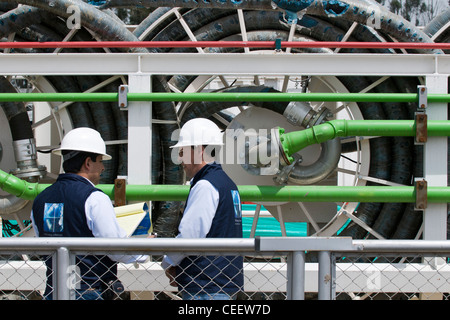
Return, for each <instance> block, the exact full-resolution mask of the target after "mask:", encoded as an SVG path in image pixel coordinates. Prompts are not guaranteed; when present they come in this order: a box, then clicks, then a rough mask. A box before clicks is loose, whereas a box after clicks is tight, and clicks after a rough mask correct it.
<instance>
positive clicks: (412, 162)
mask: <svg viewBox="0 0 450 320" xmlns="http://www.w3.org/2000/svg"><path fill="white" fill-rule="evenodd" d="M248 2H249V3H251V1H248ZM274 2H276V1H274ZM311 2H312V1H311ZM20 3H21V4H24V5H35V6H38V7H39V8H38V9H32V10H28V9H29V7H27V6H22V7H19V8H15V5H12V6H10V7H7V5H6V7H4V8H2V10H3V11H4V12H5V13H4V14H3V15H2V17H1V18H3V21H8V23H6V24H3V25H0V30H1V32H2V36H3V37H5V38H9V40H11V39H13V40H17V41H36V40H40V41H62V40H63V39H65V38H66V36H67V28H66V26H65V19H66V18H67V17H68V14H67V10H66V8H67V6H68V5H72V4H73V3H74V1H62V0H59V1H52V5H51V6H49V5H48V3H47V2H46V1H39V2H38V1H31V0H29V1H20ZM152 3H153V5H164V1H160V3H158V1H152ZM205 3H206V2H205ZM205 3H203V6H205V7H204V8H190V5H191V3H190V2H189V1H180V3H179V4H178V5H180V7H178V8H172V7H170V8H169V7H159V8H157V9H155V10H154V11H153V12H152V13H151V14H150V15H149V16H148V17H147V18H146V19H145V20H143V21H142V22H141V23H140V24H139V25H138V26H137V28H136V29H135V30H134V31H133V32H130V31H129V30H127V28H126V26H125V25H123V24H120V23H118V22H117V20H116V19H114V17H113V14H112V13H111V12H110V11H109V10H107V9H106V10H107V11H101V10H100V8H99V7H94V6H92V5H89V4H85V3H84V4H83V6H82V8H83V10H84V11H83V12H84V13H86V15H85V16H83V18H85V17H87V16H90V17H93V18H91V20H85V19H83V21H82V25H83V28H82V29H81V30H79V31H78V32H76V33H75V34H74V35H73V37H72V40H91V39H92V35H93V34H94V35H95V39H97V40H134V41H136V40H150V41H157V40H190V37H189V35H188V33H187V31H190V32H192V34H194V35H195V37H196V38H197V39H198V40H242V39H243V34H245V36H246V38H247V40H271V41H275V40H276V39H278V38H281V39H286V40H293V41H296V40H304V41H308V40H317V41H340V40H342V39H344V38H345V37H346V35H347V34H348V35H349V38H348V39H347V41H392V40H393V39H394V40H396V41H400V42H408V41H423V42H433V41H438V42H447V41H448V35H449V31H448V30H447V29H445V23H442V21H445V17H444V20H443V19H441V20H435V21H433V22H432V23H430V27H427V28H426V29H425V33H427V34H428V35H427V34H425V33H424V32H422V31H420V30H417V29H416V28H415V27H414V26H412V25H411V24H409V23H408V22H407V21H405V20H404V19H402V18H400V17H398V16H396V15H393V14H390V13H386V14H388V15H389V19H390V21H391V23H390V25H386V24H385V23H382V24H381V28H380V29H373V28H370V27H368V26H365V25H364V22H367V21H369V20H368V18H369V16H368V15H367V16H364V15H363V12H368V11H367V9H368V8H372V7H373V6H377V4H376V3H375V2H373V1H357V5H356V4H355V2H354V1H339V2H336V1H321V3H323V5H322V6H319V7H317V6H316V7H315V8H313V9H311V8H306V11H302V14H297V13H295V12H293V11H292V10H294V9H298V8H295V7H294V8H289V9H290V11H272V10H270V8H264V9H269V10H266V11H263V10H259V9H260V8H255V7H253V8H250V9H254V10H243V11H238V10H236V9H238V5H236V6H235V8H233V6H231V5H230V6H228V7H226V8H225V9H224V8H223V6H221V7H220V8H221V9H218V8H214V6H216V7H217V4H215V2H214V1H212V2H210V5H209V6H208V5H207V4H205ZM302 3H304V4H305V3H306V2H304V1H303V2H302ZM141 4H145V1H141ZM106 5H109V6H111V7H114V6H117V7H121V6H132V4H131V5H130V4H128V3H127V2H126V1H109V2H107V3H106ZM106 5H105V6H104V8H106ZM166 5H167V2H166ZM347 5H349V6H350V5H351V7H352V8H353V7H357V8H359V10H345V8H346V6H347ZM104 8H102V10H105V9H104ZM244 9H247V8H244ZM256 9H257V10H256ZM294 11H295V10H294ZM105 12H106V13H107V14H106V13H105ZM446 14H447V17H448V11H447V13H446ZM100 15H101V17H102V19H98V18H99V17H100ZM108 15H109V18H108ZM11 17H14V19H11ZM180 17H181V18H182V21H183V24H184V26H183V24H181V23H180V19H181V18H180ZM296 18H297V19H298V20H297V21H296V24H295V23H294V26H293V21H295V19H296ZM11 21H14V22H11ZM447 21H448V18H447ZM242 22H243V24H242ZM400 24H402V25H403V26H404V28H393V27H392V26H394V25H400ZM242 25H244V27H242ZM185 26H188V29H186V27H185ZM242 28H244V29H242ZM443 29H444V30H443ZM243 30H245V32H244V33H243V32H242V31H243ZM349 30H352V31H351V32H349ZM291 31H293V32H291ZM434 34H438V35H439V36H438V37H437V38H436V39H434V40H433V39H431V37H432V36H433V35H434ZM290 35H291V37H290ZM413 35H415V36H413ZM419 38H420V40H419ZM98 50H99V49H91V50H89V49H80V50H76V51H78V52H96V51H98ZM131 50H143V51H146V49H131ZM243 50H244V49H230V48H228V49H222V48H209V49H208V48H207V49H205V51H207V52H214V53H217V54H220V53H222V52H242V51H243ZM252 50H257V49H252ZM30 51H31V52H35V51H34V50H30ZM155 51H156V50H155ZM157 51H158V52H180V51H185V52H196V51H195V49H173V50H171V49H161V50H157ZM15 52H17V50H16V51H15ZM46 52H52V49H48V50H46ZM62 52H67V49H64V50H63V51H62ZM292 52H327V53H332V51H331V50H329V49H292ZM340 52H349V50H347V49H342V50H340ZM351 52H373V53H377V52H383V53H392V54H402V53H404V52H403V51H400V50H396V51H394V50H383V51H380V50H351ZM406 52H408V53H414V52H415V51H414V50H406ZM199 54H200V53H199ZM262 67H263V66H262ZM28 80H30V81H31V83H32V84H33V85H34V88H36V90H41V91H43V92H52V91H54V92H83V91H86V90H89V89H91V88H95V89H96V90H98V91H111V92H116V91H117V87H118V85H119V84H122V83H124V81H125V80H124V79H122V78H119V79H115V78H114V79H113V78H104V77H100V76H99V77H96V78H94V77H81V76H79V77H75V76H58V77H39V78H37V79H28ZM215 80H216V79H215V77H205V76H195V75H194V76H191V77H186V76H168V77H157V78H156V79H154V80H153V85H154V88H153V91H170V90H176V91H181V92H198V91H202V90H206V89H205V88H206V87H208V84H210V83H213V82H214V83H215V84H216V87H215V90H217V91H235V90H240V91H252V92H259V91H274V90H278V91H284V90H286V89H285V88H283V86H282V85H281V86H280V87H276V86H275V88H274V85H273V83H274V79H262V78H259V77H255V79H251V80H250V81H248V79H238V78H233V79H225V78H221V79H220V80H219V81H215ZM379 80H380V79H374V78H371V77H308V75H299V76H298V77H297V78H295V79H293V78H290V79H287V82H286V83H287V84H288V85H287V89H288V90H305V91H311V92H335V91H339V92H361V91H362V90H367V89H368V88H371V86H373V88H371V89H370V91H369V92H416V90H417V89H416V88H417V85H418V84H420V83H421V79H411V78H400V77H395V78H394V77H391V78H388V79H382V81H379ZM283 81H284V79H282V81H279V82H280V83H283ZM99 84H100V85H99ZM96 86H97V87H96ZM209 88H211V87H209ZM235 106H237V107H240V108H241V110H242V112H241V113H238V114H236V113H229V112H228V111H227V110H226V109H227V108H229V107H235ZM311 106H312V107H313V108H314V109H315V110H316V111H317V112H318V111H319V109H318V108H319V107H326V108H328V109H329V110H330V111H331V114H332V116H331V118H334V117H336V115H339V116H343V117H350V118H352V117H353V118H355V119H412V116H413V113H414V111H415V109H416V106H415V105H410V104H400V103H358V104H355V103H353V104H345V103H344V102H343V103H338V104H332V103H325V104H322V103H321V102H312V103H311ZM2 107H3V109H4V110H5V106H2ZM40 107H41V106H40ZM286 107H287V103H284V104H283V103H272V102H265V103H247V104H245V105H243V104H236V103H220V104H219V103H213V102H211V103H209V102H208V103H207V102H203V103H178V102H172V103H164V102H155V103H153V108H154V109H153V110H154V117H155V118H156V119H157V120H161V121H160V122H164V123H163V124H159V123H158V124H154V125H153V126H154V128H153V133H154V136H153V150H152V151H153V161H154V162H153V163H152V168H153V173H152V176H153V178H152V180H153V181H152V183H154V184H181V183H184V177H183V174H182V170H181V169H180V168H179V167H178V166H176V165H174V164H173V163H172V162H171V160H170V151H169V148H168V147H169V146H170V145H171V144H172V143H173V142H172V141H171V140H170V137H171V134H172V132H173V131H174V130H175V129H176V128H178V127H179V125H182V124H183V123H184V122H185V121H187V120H189V119H191V118H195V117H210V118H212V119H214V120H216V121H217V122H218V123H219V124H220V125H221V126H222V128H224V129H225V128H227V127H229V126H230V125H236V124H239V125H242V126H244V127H248V128H249V127H251V126H253V125H254V123H252V122H251V121H248V120H246V119H249V118H250V119H253V120H255V122H258V123H260V124H261V125H262V126H265V127H273V126H282V127H286V128H290V130H294V129H296V130H299V129H301V128H294V127H292V125H290V124H289V123H288V122H287V121H286V118H285V117H284V116H283V112H284V111H285V109H286ZM18 108H19V109H20V110H21V112H23V108H25V106H22V107H20V106H19V107H18ZM341 108H342V110H343V111H340V109H341ZM336 110H338V112H337V111H336ZM342 112H344V113H345V114H344V115H342V114H341V113H342ZM5 114H7V112H5ZM55 119H57V121H55ZM272 119H277V120H276V121H273V120H272ZM0 120H1V123H2V128H5V126H3V124H4V123H7V124H9V120H10V119H9V118H7V117H6V116H5V115H3V114H2V113H1V112H0ZM177 120H179V122H177ZM15 125H18V124H15ZM50 125H52V126H54V130H56V131H58V132H59V135H58V137H56V138H54V137H52V138H51V139H52V140H51V141H46V142H45V143H41V142H40V141H37V146H38V150H39V152H45V151H46V150H45V148H43V149H42V148H39V146H45V145H57V144H58V143H59V141H56V140H60V139H61V137H62V135H63V134H64V132H67V131H68V130H70V129H71V128H73V127H79V126H89V127H93V128H96V129H97V130H99V131H100V132H101V133H102V135H103V137H104V138H105V140H107V141H121V140H126V139H127V116H126V113H125V112H123V111H119V110H118V109H117V106H116V105H115V104H114V103H98V102H96V103H73V104H70V105H68V106H66V107H65V108H62V109H61V111H58V112H57V113H56V114H54V116H53V120H52V121H51V122H50ZM20 126H29V123H25V122H23V123H21V124H20ZM38 127H39V126H37V129H39V128H38ZM11 131H13V130H11ZM6 136H8V135H7V134H5V135H4V134H3V132H2V138H1V139H2V140H1V141H0V142H1V144H2V146H3V150H4V151H3V152H2V154H3V157H1V158H0V168H1V169H2V170H5V171H9V170H10V169H15V168H16V163H15V160H14V159H11V154H13V153H11V152H10V151H8V152H7V151H6V150H11V145H12V138H11V136H10V135H9V137H6ZM4 137H5V138H4ZM8 148H9V149H8ZM39 152H38V154H39V155H40V156H41V155H42V154H41V153H39ZM108 152H109V153H110V154H112V155H113V159H114V161H112V162H110V164H109V167H108V168H107V171H106V173H105V175H104V177H103V179H102V181H101V183H113V180H114V178H116V177H117V176H122V175H126V174H127V172H126V163H127V148H126V144H124V143H119V144H112V145H109V146H108ZM315 152H316V153H320V148H319V147H316V151H315ZM351 155H353V157H356V158H354V159H353V158H352V156H351ZM411 155H413V156H411ZM303 157H305V155H303ZM349 157H350V158H352V159H351V161H350V162H353V161H356V162H357V169H355V173H354V176H355V177H356V175H359V176H367V177H371V179H370V180H369V181H365V180H361V179H355V182H354V183H358V184H363V185H364V184H366V185H373V184H377V183H384V181H387V182H389V183H395V184H403V185H410V184H411V182H412V181H413V180H414V177H421V176H422V149H421V147H418V146H415V145H414V142H413V140H412V139H410V138H377V139H371V140H361V141H358V143H354V142H350V143H343V144H342V155H341V159H344V158H349ZM311 161H313V162H314V160H311ZM342 161H348V160H342ZM47 169H48V170H49V171H50V174H48V175H47V180H45V181H51V179H52V178H54V177H55V176H56V174H57V173H58V172H59V164H58V163H55V164H52V167H51V168H47ZM225 169H226V170H227V172H229V173H230V175H231V176H233V177H234V178H235V179H236V180H237V181H236V183H237V184H250V183H249V181H252V182H254V183H253V184H274V182H273V179H272V178H271V177H270V178H268V177H262V176H258V175H255V174H252V173H249V172H248V171H247V172H246V171H245V170H244V171H243V169H242V166H238V167H226V168H225ZM341 171H342V170H341ZM241 173H244V174H241ZM240 177H242V178H240ZM296 183H299V181H298V180H297V181H292V179H291V180H290V181H288V184H296ZM319 183H322V184H335V183H336V174H335V173H333V174H332V175H331V176H329V177H328V178H327V180H322V181H321V182H319ZM4 196H5V199H7V201H5V202H4V203H3V205H2V207H1V208H0V210H1V211H0V213H2V215H3V216H7V215H11V214H14V213H22V212H25V213H24V214H25V216H26V214H28V212H29V211H28V212H27V210H26V209H23V207H24V206H26V204H25V203H24V202H23V201H22V200H17V199H14V197H11V196H8V195H4ZM10 203H11V204H10ZM264 205H265V206H267V207H268V209H269V210H270V211H271V213H272V214H274V216H275V217H277V218H280V217H281V218H282V220H283V221H284V222H288V221H292V220H296V221H298V220H299V217H303V218H301V219H305V221H307V222H310V223H311V221H310V220H309V218H308V215H311V214H312V219H313V220H314V223H315V228H316V229H314V228H311V232H310V234H313V233H315V232H318V233H317V234H321V235H335V234H336V230H337V229H339V228H340V227H341V226H342V225H343V221H344V219H337V218H336V217H337V215H336V212H337V209H336V206H337V204H335V203H331V204H330V203H324V204H308V203H302V204H300V205H299V204H296V203H294V204H283V203H275V204H264ZM340 205H342V204H340ZM180 208H181V204H180V203H179V202H159V203H154V210H153V217H154V219H155V228H156V229H157V231H158V233H159V234H161V235H163V236H173V235H174V233H175V232H176V225H177V222H178V219H179V213H180ZM344 209H345V210H347V211H348V212H350V213H353V214H355V215H356V216H357V217H359V219H361V220H362V221H363V222H365V223H366V224H367V226H369V227H371V228H372V229H373V230H375V232H376V234H377V235H378V236H382V237H384V238H407V239H408V238H414V237H416V236H417V234H418V231H419V229H420V226H421V223H422V212H417V211H414V208H413V205H406V204H395V203H394V204H382V203H361V204H347V205H346V206H345V208H344ZM324 211H326V214H325V216H323V217H322V216H319V215H317V214H316V213H317V212H324ZM279 212H280V213H281V215H280V216H278V213H279ZM338 220H339V221H338ZM328 222H330V223H329V226H328V228H325V229H320V228H321V227H322V225H326V224H327V223H328ZM340 234H341V235H348V236H352V237H354V238H364V237H373V234H370V233H369V232H368V231H367V230H366V229H364V228H362V227H360V226H357V225H354V224H350V225H349V226H348V227H346V228H345V229H344V231H342V232H341V233H340Z"/></svg>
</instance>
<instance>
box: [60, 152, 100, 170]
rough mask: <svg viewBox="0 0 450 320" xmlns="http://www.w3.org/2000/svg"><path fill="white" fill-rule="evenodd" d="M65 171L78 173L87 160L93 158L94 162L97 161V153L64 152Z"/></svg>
mask: <svg viewBox="0 0 450 320" xmlns="http://www.w3.org/2000/svg"><path fill="white" fill-rule="evenodd" d="M62 155H63V159H64V162H63V169H64V172H65V173H78V172H80V169H81V166H82V165H83V163H84V161H85V160H86V159H87V158H91V160H92V161H94V162H95V161H96V160H97V156H98V154H97V153H92V152H83V151H70V150H63V151H62Z"/></svg>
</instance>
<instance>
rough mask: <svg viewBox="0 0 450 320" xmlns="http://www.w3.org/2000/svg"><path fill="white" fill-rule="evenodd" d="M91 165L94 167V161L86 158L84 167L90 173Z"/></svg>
mask: <svg viewBox="0 0 450 320" xmlns="http://www.w3.org/2000/svg"><path fill="white" fill-rule="evenodd" d="M91 165H92V159H91V157H86V159H84V162H83V167H84V168H85V169H86V170H87V171H89V169H90V167H91Z"/></svg>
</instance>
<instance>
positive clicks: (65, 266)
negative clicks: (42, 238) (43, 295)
mask: <svg viewBox="0 0 450 320" xmlns="http://www.w3.org/2000/svg"><path fill="white" fill-rule="evenodd" d="M69 269H70V255H69V250H68V249H67V248H65V247H61V248H58V249H57V250H56V268H55V271H54V272H55V273H56V283H53V287H55V288H56V299H57V300H69V299H70V288H69V286H68V280H69V279H68V278H69V276H68V275H69V273H68V270H69Z"/></svg>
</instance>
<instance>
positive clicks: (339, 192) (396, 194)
mask: <svg viewBox="0 0 450 320" xmlns="http://www.w3.org/2000/svg"><path fill="white" fill-rule="evenodd" d="M48 186H49V184H39V183H29V182H26V181H24V180H21V179H19V178H17V177H15V176H13V175H11V174H8V173H6V172H4V171H2V170H0V188H1V189H3V190H4V191H6V192H8V193H10V194H13V195H15V196H17V197H20V198H23V199H26V200H33V199H34V198H35V197H36V196H37V195H38V194H39V193H40V192H41V191H42V190H44V189H45V188H47V187H48ZM97 187H98V188H99V189H101V190H102V191H103V192H105V193H106V194H107V195H108V196H109V197H110V198H111V199H114V185H113V184H103V185H98V186H97ZM238 189H239V192H240V194H241V200H242V201H253V202H264V201H268V202H273V201H276V202H280V201H281V202H289V201H294V202H403V203H408V202H415V201H416V193H415V188H414V187H409V186H401V187H397V186H395V187H391V186H254V185H245V186H244V185H241V186H238ZM427 191H428V193H427V195H428V199H427V201H428V202H430V203H446V202H450V187H428V190H427ZM188 193H189V186H186V185H127V186H126V198H127V200H128V201H183V200H186V198H187V196H188Z"/></svg>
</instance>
